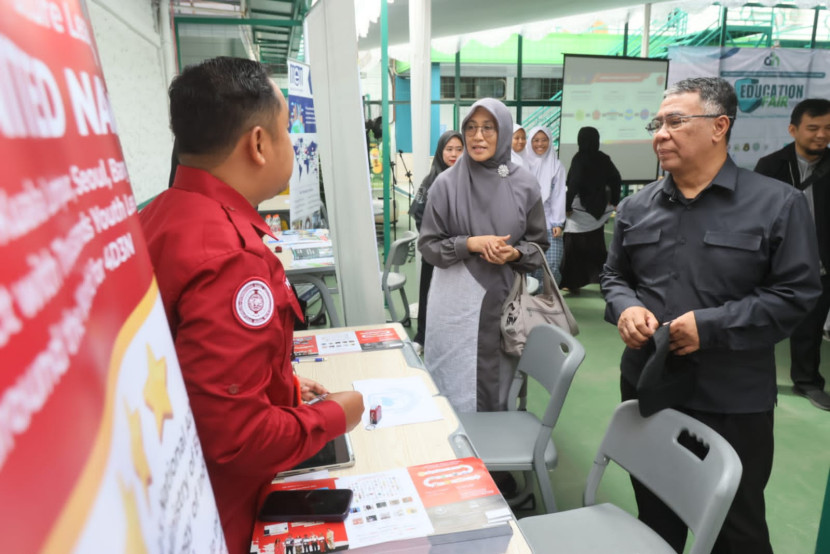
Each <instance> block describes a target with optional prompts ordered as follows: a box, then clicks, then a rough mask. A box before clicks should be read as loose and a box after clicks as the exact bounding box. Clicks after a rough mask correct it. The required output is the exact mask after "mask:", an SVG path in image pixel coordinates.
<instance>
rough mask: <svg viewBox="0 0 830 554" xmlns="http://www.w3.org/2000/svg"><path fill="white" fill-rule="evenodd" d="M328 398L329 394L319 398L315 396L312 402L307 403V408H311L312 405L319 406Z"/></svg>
mask: <svg viewBox="0 0 830 554" xmlns="http://www.w3.org/2000/svg"><path fill="white" fill-rule="evenodd" d="M327 396H328V394H321V395H319V396H315V397H314V398H312V399H311V400H309V401H308V402H306V403H305V405H306V406H311V405H312V404H317V403H318V402H321V401H323V400H325V399H326V397H327Z"/></svg>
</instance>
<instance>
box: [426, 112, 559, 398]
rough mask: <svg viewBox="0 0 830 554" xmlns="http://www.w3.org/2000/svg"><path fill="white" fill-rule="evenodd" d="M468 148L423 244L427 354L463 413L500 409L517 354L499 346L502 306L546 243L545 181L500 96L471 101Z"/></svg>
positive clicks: (443, 178)
mask: <svg viewBox="0 0 830 554" xmlns="http://www.w3.org/2000/svg"><path fill="white" fill-rule="evenodd" d="M461 128H462V134H463V135H464V147H465V152H464V154H463V155H462V156H461V157H460V158H459V159H458V161H457V162H456V163H455V165H454V166H453V167H451V168H450V169H448V170H447V171H445V172H444V173H442V174H441V175H439V176H438V178H437V179H436V180H435V182H434V183H433V185H432V188H431V189H430V192H429V198H428V200H427V205H426V210H425V212H424V219H423V222H422V223H421V236H420V238H419V239H418V249H419V250H420V251H421V255H423V257H424V259H425V260H426V261H427V262H429V263H431V264H432V265H434V266H435V271H434V273H433V276H432V286H431V288H430V292H429V311H428V312H427V333H426V344H425V345H424V361H425V363H426V366H427V369H428V370H429V372H430V373H431V374H432V376H433V378H434V379H435V381H436V383H437V385H438V388H439V390H440V391H441V393H442V394H443V395H445V396H446V397H447V398H448V399H449V401H450V403H451V404H452V405H453V407H454V408H455V409H456V410H458V411H460V412H473V411H499V410H505V409H506V407H507V392H508V388H509V386H510V381H511V379H512V377H513V367H514V364H515V358H510V357H508V356H507V355H506V354H504V353H503V352H502V350H501V341H500V331H499V321H500V317H501V310H502V304H503V303H504V300H505V299H506V298H507V294H508V292H509V291H510V286H511V285H512V283H513V275H514V273H513V272H514V270H515V271H521V272H527V271H532V270H534V269H536V268H538V267H541V265H542V257H541V255H540V254H539V251H538V250H536V249H535V248H534V247H533V246H532V245H531V244H529V241H532V242H535V243H537V244H539V246H541V247H542V249H543V250H546V249H547V248H548V238H547V229H546V223H545V212H544V208H543V207H542V200H541V194H540V192H539V184H538V183H537V182H536V178H535V177H534V176H533V175H532V174H531V173H530V172H528V171H527V170H526V169H524V168H522V167H519V166H517V165H516V164H514V163H513V162H512V161H511V160H510V153H511V151H512V149H511V142H512V139H513V121H512V117H511V116H510V112H509V111H508V110H507V108H506V107H505V106H504V104H502V103H501V102H499V101H498V100H495V99H492V98H484V99H482V100H479V101H478V102H476V103H475V104H473V106H472V109H471V111H470V113H469V114H468V115H467V117H465V118H464V121H463V123H462V126H461Z"/></svg>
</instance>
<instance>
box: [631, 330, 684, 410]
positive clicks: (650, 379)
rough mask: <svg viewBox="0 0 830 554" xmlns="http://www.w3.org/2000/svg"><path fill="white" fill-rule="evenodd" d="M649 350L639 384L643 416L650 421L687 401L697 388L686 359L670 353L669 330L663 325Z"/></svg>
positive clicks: (653, 338) (651, 342)
mask: <svg viewBox="0 0 830 554" xmlns="http://www.w3.org/2000/svg"><path fill="white" fill-rule="evenodd" d="M645 348H648V349H649V350H650V353H649V356H648V359H646V363H645V365H644V366H643V372H642V373H641V374H640V379H639V381H637V396H638V398H639V399H640V415H642V416H643V417H648V416H650V415H652V414H655V413H657V412H659V411H660V410H663V409H665V408H672V407H675V406H679V405H681V404H683V403H684V402H685V401H686V400H688V399H689V398H690V397H691V395H692V393H693V392H694V388H695V375H694V372H693V369H692V368H691V367H690V365H691V364H689V363H688V359H687V357H686V356H675V355H674V354H671V353H670V352H669V326H668V325H661V326H660V328H658V329H657V331H655V332H654V335H653V336H652V337H651V338H650V339H649V341H648V345H647V346H646V347H645Z"/></svg>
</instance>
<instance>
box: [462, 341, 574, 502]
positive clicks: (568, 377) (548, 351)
mask: <svg viewBox="0 0 830 554" xmlns="http://www.w3.org/2000/svg"><path fill="white" fill-rule="evenodd" d="M584 358H585V349H584V348H583V347H582V345H581V344H580V343H579V341H577V340H576V339H575V338H573V337H572V336H571V335H569V334H568V332H567V331H564V330H562V329H560V328H558V327H554V326H553V325H539V326H537V327H534V328H533V330H532V331H531V332H530V335H529V336H528V338H527V343H526V345H525V349H524V352H523V353H522V357H521V358H520V359H519V365H518V367H517V371H516V378H515V379H514V380H513V386H512V387H511V389H510V396H509V398H510V400H511V402H512V401H513V400H514V399H516V398H517V397H518V395H519V390H520V388H521V384H522V375H523V374H524V375H527V376H528V377H529V378H531V379H533V380H535V381H537V382H539V384H541V385H542V386H543V387H544V388H545V389H546V390H547V391H548V393H549V394H550V399H549V400H548V404H547V407H546V408H545V412H544V414H543V415H542V418H541V419H539V418H538V417H536V416H535V415H534V414H532V413H530V412H525V411H516V410H511V411H507V412H472V413H469V412H468V413H459V414H458V417H459V419H460V420H461V423H462V425H463V426H464V430H465V431H466V433H467V436H468V438H469V439H470V442H471V443H472V445H473V447H474V448H475V450H476V452H477V453H478V456H479V457H480V458H481V459H482V460H483V461H484V465H486V466H487V469H489V470H490V471H524V472H525V487H524V491H523V492H522V493H521V494H520V495H519V496H518V497H516V501H513V502H511V504H513V505H517V504H522V503H523V502H524V500H526V499H527V498H528V496H529V495H530V494H531V491H532V486H533V481H532V479H530V478H529V474H530V472H533V473H535V474H536V480H537V482H538V483H539V490H540V491H541V494H542V500H543V501H544V504H545V509H546V510H547V511H548V512H555V511H556V502H555V500H554V495H553V489H552V488H551V483H550V475H548V471H549V470H551V469H553V468H554V467H556V463H557V453H556V447H555V446H554V444H553V438H552V437H551V432H552V431H553V428H554V426H555V425H556V421H557V419H559V413H560V412H561V411H562V405H563V404H564V403H565V396H566V395H567V394H568V389H569V388H570V386H571V381H573V377H574V373H576V369H577V368H578V367H579V364H581V363H582V360H583V359H584Z"/></svg>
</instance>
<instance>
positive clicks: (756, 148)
mask: <svg viewBox="0 0 830 554" xmlns="http://www.w3.org/2000/svg"><path fill="white" fill-rule="evenodd" d="M669 59H670V60H671V63H670V64H669V83H668V84H669V86H671V85H672V84H673V83H676V82H677V81H680V80H682V79H686V78H689V77H713V76H717V77H723V78H724V79H726V80H727V81H729V82H730V83H732V85H733V86H734V87H735V92H736V93H737V95H738V116H737V118H736V121H735V127H734V129H733V130H732V137H731V139H730V142H729V153H730V154H731V155H732V158H733V159H734V160H735V163H737V164H738V165H740V166H742V167H747V168H749V169H752V168H753V167H755V164H756V163H757V161H758V159H759V158H761V157H762V156H766V155H767V154H770V153H772V152H775V151H776V150H779V149H780V148H781V147H782V146H784V145H785V144H788V143H790V142H792V140H793V139H792V137H791V136H790V135H789V133H788V132H787V127H788V126H789V123H790V114H791V113H792V111H793V108H794V107H795V106H796V104H798V103H799V102H801V101H802V100H805V99H807V98H830V79H828V78H827V76H828V74H830V51H827V50H794V49H787V48H723V49H721V48H719V47H674V48H670V49H669Z"/></svg>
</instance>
